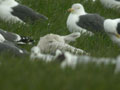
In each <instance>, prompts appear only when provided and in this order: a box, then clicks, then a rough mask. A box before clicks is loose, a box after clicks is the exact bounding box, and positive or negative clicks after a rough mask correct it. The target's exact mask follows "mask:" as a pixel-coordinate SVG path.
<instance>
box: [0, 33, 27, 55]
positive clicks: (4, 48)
mask: <svg viewBox="0 0 120 90" xmlns="http://www.w3.org/2000/svg"><path fill="white" fill-rule="evenodd" d="M3 53H8V54H10V55H13V56H26V55H28V52H27V51H26V50H23V49H21V48H19V47H17V46H16V45H15V44H14V43H12V42H9V41H7V40H6V39H5V38H4V37H3V36H2V34H0V55H1V54H3Z"/></svg>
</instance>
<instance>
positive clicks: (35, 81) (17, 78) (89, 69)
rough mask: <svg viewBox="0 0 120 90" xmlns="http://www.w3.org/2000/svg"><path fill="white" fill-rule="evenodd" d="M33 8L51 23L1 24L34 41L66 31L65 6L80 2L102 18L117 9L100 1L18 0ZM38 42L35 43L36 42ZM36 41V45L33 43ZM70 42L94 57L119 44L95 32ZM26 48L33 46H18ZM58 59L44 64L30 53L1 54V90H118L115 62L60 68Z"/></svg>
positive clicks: (115, 53) (108, 52)
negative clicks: (32, 57) (14, 55)
mask: <svg viewBox="0 0 120 90" xmlns="http://www.w3.org/2000/svg"><path fill="white" fill-rule="evenodd" d="M18 1H19V2H20V3H22V4H25V5H27V6H29V7H31V8H33V9H34V10H36V11H38V12H41V13H43V14H44V15H46V16H48V18H49V21H48V22H49V23H50V25H49V26H48V25H47V23H48V22H45V23H40V22H38V23H36V24H34V25H31V24H29V25H27V26H25V25H20V24H12V25H11V24H9V23H5V22H2V21H0V27H1V28H3V29H5V30H8V31H12V32H16V33H19V34H21V35H27V36H32V37H33V38H34V39H35V40H36V41H38V40H39V38H40V36H44V35H46V34H48V33H56V34H60V35H66V34H69V31H68V29H67V27H66V19H67V16H68V14H69V13H68V12H67V9H68V8H70V7H71V5H72V4H73V3H76V2H78V3H82V4H83V5H84V7H85V9H86V11H87V12H91V13H99V14H100V15H102V16H104V17H105V18H118V17H120V13H119V12H117V11H115V10H112V9H106V8H104V7H103V6H102V5H101V4H100V2H99V1H97V2H96V3H91V1H90V0H89V1H88V2H85V1H84V0H36V1H35V0H18ZM36 44H37V43H36ZM36 44H35V45H36ZM72 45H73V46H75V47H78V48H82V49H84V50H86V51H87V52H89V53H91V55H92V56H95V57H116V56H118V55H119V52H120V49H119V47H118V46H117V45H116V44H114V43H112V41H111V40H110V39H109V37H108V36H103V35H100V34H96V35H95V36H92V37H87V36H81V37H80V38H79V39H77V41H76V42H74V43H72ZM21 47H23V48H25V49H27V50H28V51H30V48H31V47H32V46H21ZM59 66H60V64H59V63H58V62H52V63H48V64H46V63H45V62H43V61H35V62H31V61H30V59H29V57H25V58H18V57H11V56H10V55H1V56H0V90H119V89H120V85H119V82H120V77H119V74H118V75H114V73H113V72H114V68H115V66H114V65H109V66H103V65H101V67H97V66H96V65H95V64H88V65H82V64H80V65H78V66H77V68H76V69H75V70H72V69H71V68H66V69H65V70H62V69H61V68H60V67H59Z"/></svg>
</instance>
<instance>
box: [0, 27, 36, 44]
mask: <svg viewBox="0 0 120 90" xmlns="http://www.w3.org/2000/svg"><path fill="white" fill-rule="evenodd" d="M0 34H1V35H2V36H3V37H4V38H5V39H6V40H7V41H11V42H16V43H17V44H32V43H34V42H35V40H33V39H32V38H30V37H26V36H20V35H18V34H16V33H12V32H7V31H4V30H2V29H0Z"/></svg>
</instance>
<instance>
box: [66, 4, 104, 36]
mask: <svg viewBox="0 0 120 90" xmlns="http://www.w3.org/2000/svg"><path fill="white" fill-rule="evenodd" d="M68 11H69V12H71V13H70V14H69V16H68V19H67V27H68V29H69V31H70V32H82V33H86V34H90V35H91V34H92V32H93V33H94V32H104V28H103V22H104V18H103V17H101V16H100V15H99V14H91V13H86V12H85V10H84V7H83V5H81V4H80V3H75V4H73V5H72V8H70V9H68Z"/></svg>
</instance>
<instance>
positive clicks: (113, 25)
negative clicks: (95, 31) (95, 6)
mask: <svg viewBox="0 0 120 90" xmlns="http://www.w3.org/2000/svg"><path fill="white" fill-rule="evenodd" d="M104 29H105V32H106V33H107V34H108V35H109V36H110V38H111V40H112V41H113V42H114V43H117V44H118V45H119V46H120V19H106V20H105V21H104Z"/></svg>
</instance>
